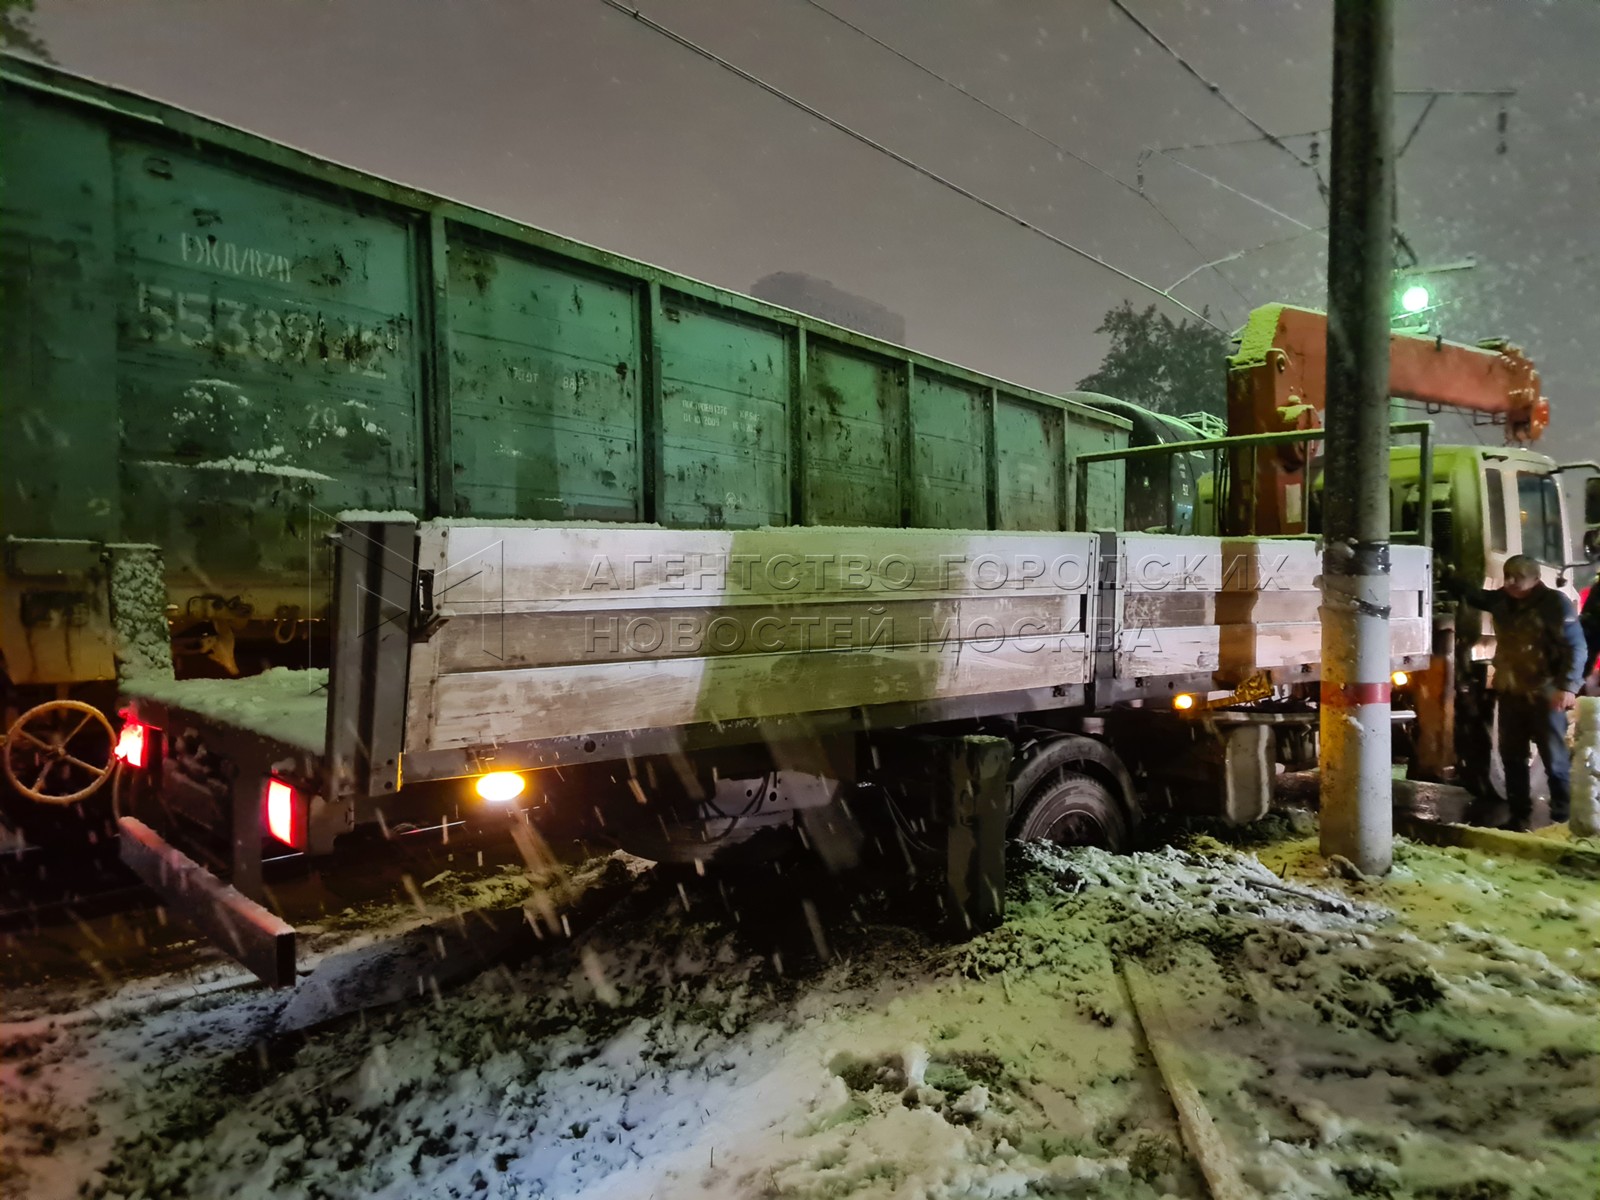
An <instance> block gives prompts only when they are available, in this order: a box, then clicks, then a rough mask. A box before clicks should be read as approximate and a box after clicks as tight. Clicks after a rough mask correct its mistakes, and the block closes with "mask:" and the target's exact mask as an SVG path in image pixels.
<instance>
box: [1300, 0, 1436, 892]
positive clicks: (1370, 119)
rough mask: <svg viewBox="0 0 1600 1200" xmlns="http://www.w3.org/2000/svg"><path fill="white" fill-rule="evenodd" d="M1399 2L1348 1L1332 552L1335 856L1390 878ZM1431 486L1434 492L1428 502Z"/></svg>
mask: <svg viewBox="0 0 1600 1200" xmlns="http://www.w3.org/2000/svg"><path fill="white" fill-rule="evenodd" d="M1393 23H1394V10H1393V0H1336V3H1335V5H1334V17H1333V137H1332V180H1331V193H1332V194H1331V198H1330V206H1329V207H1330V217H1329V227H1328V375H1327V397H1328V401H1327V416H1326V425H1327V431H1328V436H1327V442H1326V464H1327V465H1326V473H1325V475H1324V480H1325V483H1324V502H1323V514H1324V516H1323V558H1322V715H1321V732H1322V738H1321V750H1320V755H1321V761H1320V763H1319V766H1320V769H1321V778H1322V853H1323V854H1324V855H1325V856H1329V857H1331V856H1333V855H1342V856H1343V857H1345V858H1347V859H1349V860H1350V861H1351V862H1352V863H1354V864H1355V866H1356V867H1357V868H1359V869H1360V870H1361V871H1363V872H1367V873H1378V874H1381V873H1383V872H1386V871H1388V869H1389V867H1390V864H1391V861H1392V857H1393V841H1394V818H1393V810H1392V807H1391V805H1392V799H1391V789H1392V783H1391V779H1390V771H1389V763H1390V758H1391V752H1390V724H1389V721H1390V704H1389V447H1388V432H1389V430H1388V426H1389V325H1390V292H1391V289H1392V271H1393V259H1394V251H1393V244H1392V243H1393V224H1392V216H1391V205H1392V196H1393V194H1394V155H1393V140H1394V139H1393V125H1392V108H1393V89H1394V82H1393V41H1394V39H1393V33H1392V31H1393ZM1426 487H1427V484H1426V483H1425V484H1424V488H1425V491H1424V494H1425V495H1426V494H1427V493H1426Z"/></svg>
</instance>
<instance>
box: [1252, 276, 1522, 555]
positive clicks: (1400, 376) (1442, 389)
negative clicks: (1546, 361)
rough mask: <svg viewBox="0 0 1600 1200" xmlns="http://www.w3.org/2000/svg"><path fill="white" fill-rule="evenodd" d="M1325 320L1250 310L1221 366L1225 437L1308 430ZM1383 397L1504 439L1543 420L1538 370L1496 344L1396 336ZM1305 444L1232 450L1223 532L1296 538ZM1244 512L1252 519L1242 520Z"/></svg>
mask: <svg viewBox="0 0 1600 1200" xmlns="http://www.w3.org/2000/svg"><path fill="white" fill-rule="evenodd" d="M1327 344H1328V317H1327V314H1326V313H1320V312H1316V311H1315V310H1313V309H1308V308H1295V307H1293V306H1291V305H1288V304H1268V305H1263V306H1262V307H1261V308H1258V309H1256V310H1255V311H1254V312H1252V313H1251V314H1250V320H1249V322H1248V323H1247V324H1246V325H1245V328H1244V333H1243V335H1242V336H1241V339H1240V344H1239V350H1238V353H1236V354H1235V355H1234V356H1233V357H1232V358H1230V359H1229V360H1228V433H1229V434H1230V435H1234V436H1237V435H1241V434H1251V433H1276V432H1280V431H1288V430H1294V429H1318V428H1320V427H1321V426H1322V412H1323V410H1324V409H1325V408H1326V407H1327V396H1326V394H1325V393H1326V374H1327ZM1389 394H1390V395H1391V396H1394V397H1395V398H1397V399H1402V400H1415V401H1420V402H1422V403H1424V404H1428V405H1432V406H1435V407H1439V408H1458V409H1466V410H1470V411H1473V412H1481V413H1484V414H1487V415H1488V416H1490V417H1492V418H1494V419H1495V421H1496V423H1503V424H1504V425H1505V427H1506V441H1507V442H1508V443H1520V442H1531V441H1534V440H1536V439H1537V438H1538V437H1539V436H1540V435H1541V434H1542V433H1544V431H1545V427H1546V426H1547V425H1548V424H1549V423H1550V404H1549V401H1547V400H1546V399H1545V398H1544V396H1543V395H1541V394H1540V391H1539V371H1538V369H1537V368H1536V367H1535V366H1534V365H1533V363H1531V362H1530V361H1529V360H1528V359H1527V358H1526V357H1524V355H1523V353H1522V350H1521V349H1520V348H1519V347H1517V346H1513V345H1510V344H1508V343H1505V342H1492V343H1485V344H1484V345H1481V346H1468V345H1464V344H1462V343H1460V342H1447V341H1445V340H1444V339H1443V338H1429V337H1419V336H1417V335H1415V334H1407V333H1396V334H1394V335H1393V336H1392V337H1391V338H1390V339H1389ZM1310 445H1311V443H1306V442H1296V443H1287V444H1284V445H1282V446H1275V447H1271V448H1268V447H1262V448H1260V450H1259V452H1257V453H1255V454H1254V455H1252V454H1250V453H1249V452H1236V454H1235V456H1234V461H1233V463H1232V471H1233V477H1234V479H1235V480H1237V481H1238V482H1239V486H1236V487H1234V488H1232V489H1231V494H1230V496H1229V499H1228V504H1227V510H1226V516H1225V527H1224V531H1225V532H1226V533H1229V534H1245V533H1258V534H1272V533H1304V532H1306V500H1307V493H1306V478H1305V475H1306V464H1307V451H1308V447H1309V446H1310ZM1252 511H1253V513H1254V520H1253V521H1252V519H1251V514H1252Z"/></svg>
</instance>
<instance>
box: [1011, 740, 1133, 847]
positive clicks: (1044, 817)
mask: <svg viewBox="0 0 1600 1200" xmlns="http://www.w3.org/2000/svg"><path fill="white" fill-rule="evenodd" d="M1018 764H1019V765H1018V766H1017V768H1016V772H1015V774H1013V775H1012V777H1011V836H1012V837H1015V838H1022V839H1024V840H1029V839H1031V840H1035V841H1051V842H1056V843H1058V844H1060V845H1063V846H1099V847H1101V848H1102V849H1105V850H1112V851H1123V850H1127V849H1128V848H1129V846H1130V844H1131V843H1132V840H1133V830H1134V826H1135V824H1136V823H1137V821H1138V809H1137V808H1136V807H1135V801H1134V798H1133V780H1132V779H1131V778H1130V777H1129V775H1128V769H1127V768H1126V767H1125V766H1123V765H1122V760H1121V759H1120V758H1118V757H1117V754H1116V752H1115V751H1114V750H1112V749H1111V747H1109V746H1107V745H1106V744H1105V743H1104V742H1097V741H1095V740H1094V739H1093V738H1087V737H1080V736H1078V735H1075V734H1056V735H1050V734H1045V735H1044V737H1043V738H1042V740H1040V741H1038V742H1035V743H1033V744H1032V745H1028V746H1024V747H1022V748H1021V749H1020V750H1019V753H1018Z"/></svg>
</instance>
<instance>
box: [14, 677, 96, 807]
mask: <svg viewBox="0 0 1600 1200" xmlns="http://www.w3.org/2000/svg"><path fill="white" fill-rule="evenodd" d="M116 741H117V739H116V733H115V731H114V730H113V729H112V728H111V722H110V721H108V720H106V717H105V714H104V713H102V712H101V711H100V710H99V709H98V708H96V707H95V706H94V705H92V704H85V703H84V702H83V701H81V700H50V701H47V702H46V703H44V704H40V705H37V706H35V707H33V708H30V709H29V710H28V711H27V712H25V713H23V714H22V715H21V716H20V717H18V718H17V719H16V720H15V721H14V722H12V724H11V728H10V729H8V730H6V736H5V755H4V759H3V761H4V765H5V772H6V778H7V779H8V780H10V781H11V786H12V787H14V788H15V789H16V790H17V794H18V795H20V796H23V797H26V798H27V799H29V800H33V801H35V802H37V803H39V804H63V805H64V804H76V803H77V802H78V801H80V800H87V799H88V798H89V797H90V796H92V795H94V794H95V793H96V792H98V791H99V790H100V789H101V788H102V787H104V786H105V782H106V780H107V779H109V778H111V772H112V769H113V768H114V767H115V766H116V761H117V760H116V758H115V757H114V756H113V754H112V747H114V746H115V745H116ZM74 750H76V751H77V753H74ZM82 755H88V756H89V757H88V758H84V757H81V756H82ZM102 755H103V756H104V761H103V762H101V761H99V759H100V758H101V756H102Z"/></svg>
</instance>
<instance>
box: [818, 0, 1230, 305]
mask: <svg viewBox="0 0 1600 1200" xmlns="http://www.w3.org/2000/svg"><path fill="white" fill-rule="evenodd" d="M806 3H807V4H809V5H811V7H812V8H814V9H816V10H817V11H818V12H820V13H823V14H825V15H827V16H829V17H832V18H833V19H834V20H835V21H837V22H839V24H841V25H843V26H844V27H845V28H846V29H850V30H853V31H854V32H855V33H858V34H860V35H861V36H862V37H864V38H866V39H867V41H869V42H871V43H872V44H873V45H874V46H878V47H879V48H881V49H883V50H887V51H888V52H889V53H890V54H892V55H894V56H895V57H896V58H898V59H899V60H900V61H901V62H903V63H907V64H909V65H910V66H913V67H915V68H916V69H917V70H919V71H921V72H922V73H923V74H924V75H928V76H930V77H932V78H933V79H936V80H938V81H939V82H940V83H942V84H944V86H945V87H947V88H950V89H952V90H953V91H957V92H960V93H961V94H962V95H963V96H965V97H966V98H967V99H968V100H971V101H972V102H973V103H974V104H976V105H978V106H979V107H981V108H983V109H985V110H987V111H989V112H991V113H993V114H994V115H995V116H997V117H999V118H1000V119H1001V120H1002V121H1005V122H1006V123H1007V124H1010V125H1014V126H1016V128H1018V129H1020V130H1022V131H1023V132H1024V133H1026V134H1027V135H1028V136H1029V137H1033V138H1037V139H1038V140H1039V141H1041V142H1043V143H1044V144H1045V145H1046V146H1049V147H1050V148H1051V149H1053V150H1055V151H1057V152H1058V153H1060V154H1064V155H1066V156H1067V157H1068V158H1070V159H1072V160H1074V161H1075V162H1080V163H1082V164H1083V165H1084V166H1086V167H1088V168H1089V169H1090V170H1092V171H1095V172H1097V173H1099V174H1101V175H1104V176H1105V177H1106V178H1107V179H1109V180H1111V182H1112V183H1114V184H1116V185H1117V186H1118V187H1120V188H1122V189H1123V190H1124V191H1127V192H1129V193H1131V194H1132V195H1135V196H1137V197H1139V199H1140V200H1142V201H1144V202H1145V203H1146V204H1148V205H1149V206H1150V209H1151V211H1152V212H1154V213H1155V214H1156V216H1158V217H1160V218H1161V220H1162V221H1163V222H1165V223H1166V225H1167V227H1168V228H1169V229H1171V230H1172V232H1173V233H1175V234H1177V235H1178V237H1179V238H1180V239H1182V241H1183V244H1184V245H1185V246H1188V247H1189V249H1191V250H1193V251H1194V252H1195V254H1197V255H1198V254H1200V253H1201V250H1200V247H1199V246H1197V245H1195V244H1194V241H1193V240H1192V239H1191V238H1190V237H1189V235H1188V234H1186V233H1185V232H1184V231H1183V230H1182V229H1181V228H1180V227H1179V226H1178V223H1177V222H1176V221H1174V220H1173V219H1172V218H1171V217H1170V216H1168V215H1167V213H1166V212H1165V211H1164V210H1163V209H1162V208H1161V206H1160V205H1159V204H1157V203H1156V202H1155V200H1154V199H1152V198H1151V197H1150V196H1148V195H1146V194H1145V192H1144V190H1143V189H1141V188H1138V187H1135V186H1134V185H1133V184H1131V183H1129V182H1128V181H1127V180H1125V179H1123V178H1122V177H1121V176H1120V175H1117V174H1115V173H1113V172H1112V171H1109V170H1107V169H1106V168H1105V167H1102V166H1101V165H1100V164H1099V163H1097V162H1095V161H1094V160H1093V159H1091V158H1088V157H1086V156H1084V155H1082V154H1079V153H1078V152H1077V151H1076V150H1069V149H1068V148H1067V147H1066V146H1063V145H1062V144H1061V143H1060V142H1058V141H1056V140H1055V139H1054V138H1051V137H1047V136H1046V135H1045V134H1043V133H1040V132H1039V131H1038V130H1037V129H1034V128H1033V127H1032V126H1031V125H1029V124H1028V123H1027V122H1026V121H1023V120H1021V119H1019V118H1017V117H1014V116H1012V115H1011V114H1010V113H1008V112H1006V111H1005V110H1004V109H1001V108H997V107H996V106H995V105H993V104H990V103H989V102H988V101H987V100H985V99H984V98H983V97H982V96H979V95H976V94H975V93H973V92H970V91H968V90H967V89H966V88H964V87H962V86H961V85H960V84H959V83H957V82H955V80H953V79H950V78H948V77H946V76H944V75H941V74H940V73H939V72H938V71H935V70H934V69H933V68H932V67H930V66H928V65H927V64H925V63H923V62H920V61H919V60H917V59H915V58H912V57H911V56H910V55H909V54H907V53H905V52H904V51H903V50H900V49H898V48H897V47H895V46H891V45H890V44H889V43H888V42H886V41H884V40H883V39H882V38H879V37H877V36H875V35H874V34H872V33H869V32H868V31H867V30H865V29H863V28H861V26H859V25H857V24H856V23H855V22H854V21H851V20H848V19H847V18H845V17H842V16H840V15H839V14H838V13H836V12H834V11H833V10H832V9H831V8H828V7H827V6H826V5H823V4H821V3H819V2H818V0H806ZM1251 140H1256V139H1251ZM1176 148H1178V149H1186V148H1187V147H1176ZM1203 269H1204V268H1197V269H1196V270H1195V271H1191V272H1190V273H1189V275H1186V276H1184V278H1185V279H1188V278H1189V277H1190V276H1192V275H1195V274H1198V273H1199V271H1200V270H1203ZM1216 276H1217V278H1218V279H1220V280H1222V282H1223V283H1225V284H1227V285H1228V288H1229V289H1230V290H1231V291H1232V292H1233V294H1234V295H1236V296H1238V297H1239V299H1240V300H1241V301H1243V302H1244V303H1245V305H1246V306H1248V305H1249V303H1250V298H1249V297H1248V296H1246V295H1245V294H1244V293H1243V292H1241V291H1240V290H1239V289H1238V287H1237V286H1235V284H1234V282H1233V280H1231V279H1229V278H1228V277H1227V276H1226V275H1224V274H1223V273H1222V272H1221V271H1217V272H1216Z"/></svg>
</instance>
